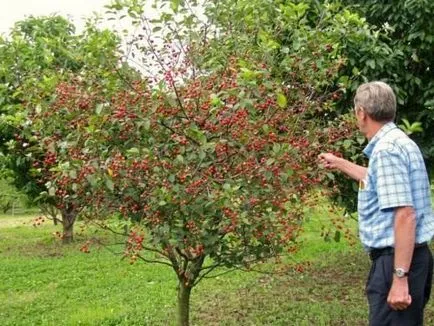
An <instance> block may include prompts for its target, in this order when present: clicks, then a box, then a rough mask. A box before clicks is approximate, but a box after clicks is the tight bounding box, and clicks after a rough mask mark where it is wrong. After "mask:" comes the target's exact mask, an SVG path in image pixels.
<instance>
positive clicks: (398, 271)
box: [393, 267, 408, 279]
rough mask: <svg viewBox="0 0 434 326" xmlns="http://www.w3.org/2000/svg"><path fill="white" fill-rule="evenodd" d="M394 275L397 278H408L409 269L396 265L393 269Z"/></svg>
mask: <svg viewBox="0 0 434 326" xmlns="http://www.w3.org/2000/svg"><path fill="white" fill-rule="evenodd" d="M393 275H394V276H396V277H397V278H401V279H402V278H407V277H408V270H407V269H405V268H402V267H395V269H394V270H393Z"/></svg>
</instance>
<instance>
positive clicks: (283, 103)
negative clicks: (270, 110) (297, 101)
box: [277, 93, 288, 109]
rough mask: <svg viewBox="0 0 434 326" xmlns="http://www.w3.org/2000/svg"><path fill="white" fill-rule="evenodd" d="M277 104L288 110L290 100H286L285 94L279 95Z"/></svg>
mask: <svg viewBox="0 0 434 326" xmlns="http://www.w3.org/2000/svg"><path fill="white" fill-rule="evenodd" d="M277 104H278V105H279V107H280V108H282V109H283V108H286V106H287V105H288V100H287V99H286V96H285V95H284V94H283V93H278V94H277Z"/></svg>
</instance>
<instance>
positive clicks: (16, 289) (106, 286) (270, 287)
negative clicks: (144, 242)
mask: <svg viewBox="0 0 434 326" xmlns="http://www.w3.org/2000/svg"><path fill="white" fill-rule="evenodd" d="M308 216H309V217H308V218H307V221H306V224H305V231H304V233H303V236H302V237H301V243H300V250H299V251H298V252H297V253H296V254H293V255H288V256H286V257H284V258H283V263H280V264H275V263H272V262H270V263H267V264H266V265H263V266H262V267H260V268H259V269H260V270H261V272H242V271H234V272H230V273H225V274H222V275H220V276H218V277H215V278H211V279H207V280H205V281H203V282H201V283H200V284H199V285H198V287H196V288H195V289H194V290H193V297H192V302H191V304H192V311H191V314H192V316H191V317H192V319H191V323H192V325H366V320H367V310H368V307H367V303H366V300H365V297H364V292H363V291H364V285H365V281H366V277H367V273H368V269H369V264H370V263H369V259H368V257H367V256H366V254H365V253H364V252H363V250H362V249H361V247H360V246H359V245H358V244H356V245H349V244H348V241H346V240H345V239H341V241H339V242H335V241H334V240H333V236H334V231H335V230H336V229H335V225H333V224H332V223H331V222H330V220H331V218H334V217H335V216H333V215H332V214H331V213H329V212H328V210H327V209H322V208H321V209H317V210H315V211H311V212H309V214H308ZM34 217H35V216H34V215H18V216H17V215H15V216H11V215H2V216H0V261H1V264H0V278H1V280H2V282H0V307H1V309H0V320H1V321H2V322H1V324H2V325H3V326H6V325H14V326H17V325H174V324H175V317H176V280H175V278H174V274H173V272H172V271H171V270H169V268H167V267H165V266H158V265H146V264H144V263H142V262H137V263H135V264H133V265H130V264H129V261H128V260H127V259H125V260H122V259H121V256H120V255H115V254H114V252H115V253H116V252H118V253H120V252H122V245H121V242H122V240H123V239H122V238H121V237H119V236H115V235H113V234H105V233H104V232H102V231H101V230H99V229H96V228H86V229H85V231H84V232H83V233H82V234H80V222H79V223H78V226H77V227H76V232H77V236H76V240H77V241H76V242H75V243H74V244H72V245H68V246H64V245H62V244H61V242H60V241H59V240H58V239H56V238H55V237H54V236H53V233H55V232H56V231H60V230H59V229H58V228H57V227H55V226H53V225H52V223H51V222H45V223H43V224H42V225H41V226H39V227H36V228H35V227H34V226H33V225H32V223H33V222H32V219H33V218H34ZM345 226H347V227H349V228H350V229H352V230H353V231H354V230H355V228H356V223H355V221H353V220H347V221H346V223H345ZM324 230H325V231H327V230H330V231H331V238H332V239H331V240H330V241H324V239H323V238H322V237H321V232H324ZM89 239H93V240H98V241H97V242H98V243H99V244H95V245H93V246H91V247H90V250H91V251H90V253H87V254H86V253H83V252H81V251H80V248H81V247H82V246H83V244H84V243H85V242H86V241H88V240H89ZM220 272H222V273H224V272H225V271H224V270H221V271H220ZM426 324H427V325H434V299H432V300H431V302H430V303H429V306H428V307H427V311H426Z"/></svg>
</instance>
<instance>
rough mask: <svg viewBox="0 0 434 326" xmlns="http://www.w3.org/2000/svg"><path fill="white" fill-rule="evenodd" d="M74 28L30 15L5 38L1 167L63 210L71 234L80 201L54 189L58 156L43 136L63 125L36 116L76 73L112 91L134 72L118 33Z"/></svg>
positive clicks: (32, 195) (0, 52) (0, 46)
mask: <svg viewBox="0 0 434 326" xmlns="http://www.w3.org/2000/svg"><path fill="white" fill-rule="evenodd" d="M74 30H75V28H74V26H73V25H72V23H70V22H69V21H68V20H66V19H65V18H62V17H60V16H50V17H29V18H27V19H26V20H24V21H21V22H18V23H16V24H15V26H14V28H13V29H12V31H11V33H10V35H9V36H8V37H7V38H4V39H0V113H1V115H0V140H1V143H0V152H1V156H0V165H1V167H2V169H3V171H6V172H5V173H6V174H7V175H8V176H9V177H10V178H11V180H12V183H13V184H14V186H16V188H18V189H19V190H20V191H21V192H22V193H24V194H25V195H27V196H28V198H29V199H30V200H31V201H34V202H35V203H37V204H40V205H51V206H56V207H57V208H59V209H61V211H62V210H63V211H62V223H63V225H64V227H65V230H66V229H68V228H69V229H70V232H72V226H73V222H74V221H75V218H76V215H77V214H78V212H79V211H80V210H81V207H80V206H81V205H80V201H78V200H77V198H74V197H69V199H68V200H67V201H66V202H65V200H64V199H65V198H68V196H67V193H66V192H58V193H57V194H56V193H53V188H52V187H51V178H52V177H53V175H55V174H56V171H55V170H52V169H51V168H52V165H53V163H55V161H56V157H55V156H53V149H52V146H51V144H50V142H49V141H48V140H47V139H45V137H44V136H41V135H42V134H43V131H46V130H50V132H51V134H50V136H54V137H60V136H61V134H62V127H63V126H62V125H53V124H54V123H55V121H47V125H41V124H37V123H34V122H33V121H32V118H33V115H34V114H35V113H36V112H41V109H42V107H44V106H46V105H47V104H49V103H51V102H52V101H53V100H54V99H55V90H56V88H57V86H58V84H59V83H60V82H62V81H65V80H69V79H70V78H72V76H74V78H79V79H86V78H89V79H91V80H98V81H99V82H100V84H101V85H103V86H104V88H105V90H106V91H107V92H110V91H111V90H112V89H116V88H117V87H118V85H119V84H122V85H123V84H125V83H127V82H128V77H127V76H130V75H133V74H134V71H133V70H132V69H129V68H127V67H126V66H123V65H122V64H121V63H120V53H119V52H118V47H119V42H120V40H119V38H118V37H117V36H115V34H114V33H112V32H109V31H108V30H99V29H97V28H96V27H95V24H94V22H92V21H89V22H88V23H87V25H86V28H85V30H84V31H83V32H82V33H81V34H75V33H74ZM79 105H81V106H85V105H86V104H85V102H83V103H79ZM48 126H49V127H50V128H47V127H48ZM45 135H47V134H46V133H45ZM65 191H66V190H65ZM48 194H51V195H50V196H48ZM72 201H75V202H74V203H72ZM53 218H56V217H53ZM65 232H66V231H65ZM71 236H72V235H71Z"/></svg>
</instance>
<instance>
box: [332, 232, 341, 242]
mask: <svg viewBox="0 0 434 326" xmlns="http://www.w3.org/2000/svg"><path fill="white" fill-rule="evenodd" d="M333 239H334V240H335V241H336V242H339V241H341V232H340V231H336V232H335V236H334V237H333Z"/></svg>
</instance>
